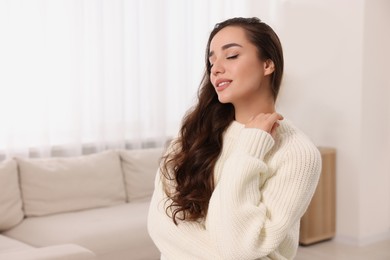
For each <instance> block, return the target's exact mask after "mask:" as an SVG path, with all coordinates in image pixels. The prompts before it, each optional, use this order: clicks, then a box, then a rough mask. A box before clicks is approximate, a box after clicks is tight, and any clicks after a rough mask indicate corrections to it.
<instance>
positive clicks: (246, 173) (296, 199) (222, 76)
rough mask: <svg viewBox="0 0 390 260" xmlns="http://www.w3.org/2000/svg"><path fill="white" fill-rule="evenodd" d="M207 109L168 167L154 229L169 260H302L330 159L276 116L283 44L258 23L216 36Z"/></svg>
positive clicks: (231, 25)
mask: <svg viewBox="0 0 390 260" xmlns="http://www.w3.org/2000/svg"><path fill="white" fill-rule="evenodd" d="M206 68H207V70H206V72H205V74H204V77H203V81H202V83H201V87H200V91H199V100H198V103H197V104H196V105H195V107H194V108H193V109H192V110H190V111H189V112H188V113H187V115H186V116H185V118H184V120H183V123H182V127H181V130H180V133H179V136H178V138H177V139H176V140H174V141H173V143H172V144H171V146H170V147H169V149H168V151H167V153H166V156H165V157H164V158H163V160H162V162H161V167H160V171H159V173H158V174H157V177H156V181H155V191H154V194H153V198H152V201H151V205H150V209H149V217H148V230H149V233H150V236H151V237H152V239H153V241H154V242H155V244H156V245H157V247H158V248H159V250H160V251H161V259H168V260H175V259H179V260H183V259H185V260H187V259H210V260H214V259H224V260H225V259H234V260H238V259H240V260H242V259H293V258H294V257H295V254H296V251H297V247H298V238H299V223H300V218H301V217H302V215H303V213H304V212H305V210H306V208H307V206H308V204H309V202H310V200H311V197H312V195H313V193H314V190H315V188H316V185H317V182H318V178H319V174H320V168H321V157H320V154H319V152H318V150H317V149H316V147H315V146H314V145H313V144H312V143H311V142H310V140H309V139H308V138H307V137H306V136H305V135H304V134H303V133H302V132H300V131H299V130H298V129H297V128H296V127H294V126H293V125H292V124H291V123H290V122H288V121H287V120H285V119H283V117H282V116H281V115H280V114H278V113H277V112H275V100H276V97H277V95H278V92H279V87H280V84H281V79H282V74H283V53H282V47H281V44H280V41H279V38H278V36H277V35H276V34H275V32H274V31H273V30H272V29H271V28H270V27H269V26H268V25H266V24H265V23H263V22H261V21H260V20H259V19H257V18H233V19H229V20H226V21H224V22H222V23H219V24H217V25H216V26H215V28H214V30H213V31H212V32H211V34H210V37H209V41H208V44H207V50H206Z"/></svg>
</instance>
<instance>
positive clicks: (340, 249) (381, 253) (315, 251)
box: [295, 240, 390, 260]
mask: <svg viewBox="0 0 390 260" xmlns="http://www.w3.org/2000/svg"><path fill="white" fill-rule="evenodd" d="M329 259H331V260H349V259H352V260H363V259H364V260H390V240H386V241H382V242H379V243H376V244H371V245H368V246H364V247H356V246H350V245H345V244H341V243H336V242H334V241H333V240H330V241H325V242H321V243H318V244H314V245H310V246H304V247H303V246H300V247H299V249H298V254H297V257H296V258H295V260H329Z"/></svg>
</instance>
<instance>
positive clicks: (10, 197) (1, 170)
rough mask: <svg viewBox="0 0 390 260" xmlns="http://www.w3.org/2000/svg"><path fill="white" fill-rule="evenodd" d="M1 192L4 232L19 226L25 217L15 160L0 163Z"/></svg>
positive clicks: (0, 226)
mask: <svg viewBox="0 0 390 260" xmlns="http://www.w3.org/2000/svg"><path fill="white" fill-rule="evenodd" d="M0 192H1V196H0V231H3V230H6V229H9V228H12V227H13V226H15V225H17V224H18V223H19V222H20V221H21V220H22V219H23V215H24V213H23V211H22V199H21V195H20V189H19V178H18V169H17V165H16V161H14V160H6V161H4V162H1V163H0Z"/></svg>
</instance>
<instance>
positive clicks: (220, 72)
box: [209, 26, 269, 106]
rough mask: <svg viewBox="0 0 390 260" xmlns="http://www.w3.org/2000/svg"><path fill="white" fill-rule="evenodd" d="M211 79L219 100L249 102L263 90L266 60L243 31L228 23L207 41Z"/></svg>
mask: <svg viewBox="0 0 390 260" xmlns="http://www.w3.org/2000/svg"><path fill="white" fill-rule="evenodd" d="M209 61H210V64H211V70H210V80H211V83H212V84H213V86H214V88H215V91H216V92H217V94H218V99H219V101H220V102H221V103H232V104H233V105H234V106H236V105H239V104H240V103H242V102H244V103H246V102H250V101H251V100H254V99H255V98H256V97H258V96H259V95H261V94H262V93H263V91H264V88H265V87H267V88H269V87H268V86H264V82H265V81H264V76H265V75H266V74H267V72H266V69H265V62H263V61H261V60H260V59H259V54H258V51H257V48H256V46H255V45H254V44H252V43H251V42H250V41H249V40H248V38H247V36H246V34H245V30H244V29H243V28H241V27H237V26H228V27H225V28H223V29H222V30H221V31H219V32H218V33H217V34H216V35H215V36H214V38H213V39H212V40H211V42H210V53H209Z"/></svg>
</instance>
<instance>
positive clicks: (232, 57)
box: [227, 54, 238, 60]
mask: <svg viewBox="0 0 390 260" xmlns="http://www.w3.org/2000/svg"><path fill="white" fill-rule="evenodd" d="M237 57H238V54H237V55H233V56H229V57H227V59H229V60H230V59H236V58H237Z"/></svg>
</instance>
